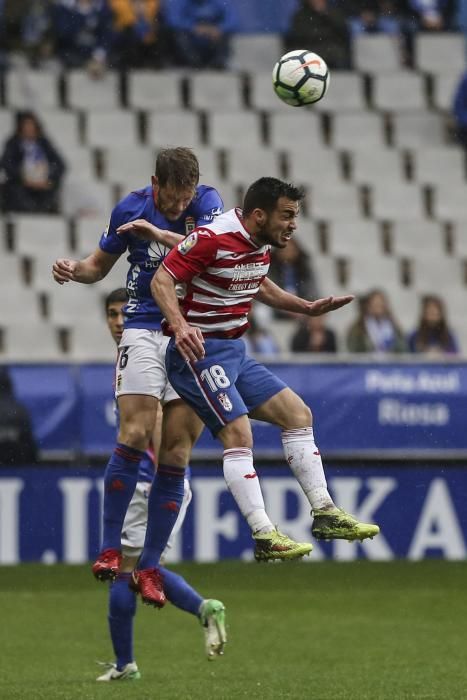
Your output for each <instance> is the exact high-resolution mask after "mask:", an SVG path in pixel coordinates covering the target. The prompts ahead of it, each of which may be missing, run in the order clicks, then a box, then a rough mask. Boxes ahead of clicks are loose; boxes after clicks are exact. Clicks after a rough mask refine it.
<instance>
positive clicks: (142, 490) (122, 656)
mask: <svg viewBox="0 0 467 700" xmlns="http://www.w3.org/2000/svg"><path fill="white" fill-rule="evenodd" d="M127 301H128V296H127V292H126V289H124V288H120V289H115V290H114V291H113V292H111V293H110V294H109V295H108V296H107V298H106V300H105V313H106V319H107V326H108V328H109V331H110V333H111V335H112V338H113V339H114V341H115V342H116V343H117V345H118V344H119V343H120V341H121V337H122V334H123V307H124V306H125V304H126V303H127ZM159 413H160V411H159V412H158V415H159ZM159 438H160V422H159V421H157V422H156V426H155V430H154V437H153V441H152V444H153V448H154V453H155V454H156V455H157V445H158V442H159ZM153 477H154V454H152V453H151V452H148V453H147V454H146V456H145V457H144V458H143V459H142V460H141V462H140V464H139V471H138V483H137V485H136V489H135V492H134V494H133V498H132V499H131V501H130V505H129V506H128V510H127V513H126V516H125V520H124V523H123V530H122V535H121V539H122V554H123V556H122V562H121V565H120V571H119V573H118V575H117V577H116V579H115V581H113V582H112V583H111V585H110V588H109V614H108V621H109V631H110V637H111V640H112V646H113V650H114V653H115V662H114V663H110V664H104V665H105V666H106V667H107V668H106V671H105V672H104V673H103V674H102V675H100V676H99V677H98V678H97V680H98V681H114V680H137V679H139V678H140V672H139V670H138V667H137V665H136V662H135V660H134V657H133V618H134V616H135V613H136V595H135V593H134V591H132V590H131V589H130V588H129V587H128V583H129V579H130V576H131V572H132V571H133V569H134V567H135V565H136V561H137V559H138V556H139V555H140V553H141V550H142V547H143V543H144V535H145V532H146V523H147V517H148V497H149V490H150V486H151V482H152V480H153ZM190 500H191V491H190V487H189V482H188V479H187V478H186V479H185V497H184V499H183V503H182V507H181V508H180V512H179V515H178V518H177V522H176V523H175V526H174V529H173V530H172V534H171V536H170V540H169V542H168V543H167V547H166V550H167V549H168V548H170V546H171V541H172V540H173V538H174V537H175V535H176V533H177V532H178V530H179V529H180V527H181V526H182V524H183V520H184V518H185V514H186V509H187V507H188V505H189V503H190ZM165 553H166V552H164V555H165ZM163 558H164V557H163ZM160 571H161V574H162V578H163V582H164V590H165V592H166V595H167V598H168V600H169V601H171V602H172V603H173V605H175V606H176V607H178V608H180V609H181V610H185V611H186V612H189V613H191V614H193V615H195V616H197V617H198V619H199V620H200V622H201V624H202V626H203V631H204V637H205V650H206V654H207V657H208V659H209V660H213V659H215V658H216V656H220V655H222V654H223V651H224V646H225V642H226V632H225V609H224V605H223V604H222V603H221V602H220V601H218V600H213V599H204V598H203V597H202V596H201V595H200V594H199V593H198V592H197V591H195V590H194V589H193V588H191V586H189V585H188V583H187V582H186V581H185V580H184V579H183V578H182V577H181V576H179V575H178V574H176V573H174V572H173V571H168V570H167V569H165V568H162V567H161V568H160Z"/></svg>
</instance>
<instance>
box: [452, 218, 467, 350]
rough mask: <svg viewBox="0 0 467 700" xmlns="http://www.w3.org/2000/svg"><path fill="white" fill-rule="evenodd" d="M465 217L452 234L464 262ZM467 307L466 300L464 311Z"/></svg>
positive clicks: (466, 248) (466, 242)
mask: <svg viewBox="0 0 467 700" xmlns="http://www.w3.org/2000/svg"><path fill="white" fill-rule="evenodd" d="M464 217H465V218H464V219H463V220H457V221H453V222H452V233H453V243H454V251H455V254H456V255H457V256H458V257H460V258H462V259H463V260H467V212H466V213H465V214H464ZM465 306H466V303H465V298H464V310H465ZM466 349H467V348H466Z"/></svg>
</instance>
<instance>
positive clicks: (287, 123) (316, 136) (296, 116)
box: [269, 107, 325, 153]
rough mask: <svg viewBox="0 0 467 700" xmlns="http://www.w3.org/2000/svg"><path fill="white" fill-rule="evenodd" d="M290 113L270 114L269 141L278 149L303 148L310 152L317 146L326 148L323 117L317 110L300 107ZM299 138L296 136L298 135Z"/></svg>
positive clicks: (304, 150)
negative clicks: (322, 125)
mask: <svg viewBox="0 0 467 700" xmlns="http://www.w3.org/2000/svg"><path fill="white" fill-rule="evenodd" d="M288 109H289V112H288V113H278V114H274V113H273V114H270V115H269V143H270V144H271V146H274V148H277V149H283V150H284V151H287V150H288V149H289V148H291V149H293V150H299V149H301V150H302V151H303V152H305V153H306V152H308V151H310V150H314V149H316V148H325V142H324V135H323V132H322V128H321V117H320V115H319V114H317V113H316V112H311V111H310V110H308V109H305V108H303V109H300V111H294V112H293V115H292V116H293V119H292V118H291V113H290V110H291V109H294V108H293V107H289V108H288ZM297 134H298V135H299V138H296V135H297Z"/></svg>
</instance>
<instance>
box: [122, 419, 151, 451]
mask: <svg viewBox="0 0 467 700" xmlns="http://www.w3.org/2000/svg"><path fill="white" fill-rule="evenodd" d="M151 434H152V431H151V430H150V429H149V427H147V426H145V425H142V424H140V423H136V422H127V423H125V424H123V425H120V432H119V435H118V440H119V442H121V443H123V444H124V445H128V447H133V449H135V450H147V448H148V446H149V442H150V440H151Z"/></svg>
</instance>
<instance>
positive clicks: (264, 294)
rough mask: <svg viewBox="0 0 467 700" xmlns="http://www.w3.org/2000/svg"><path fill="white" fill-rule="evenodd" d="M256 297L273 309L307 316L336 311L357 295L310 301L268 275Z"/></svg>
mask: <svg viewBox="0 0 467 700" xmlns="http://www.w3.org/2000/svg"><path fill="white" fill-rule="evenodd" d="M256 299H257V300H258V301H261V302H262V303H263V304H266V305H267V306H271V307H272V308H273V309H280V310H281V311H290V312H292V313H296V314H304V315H305V316H321V315H322V314H327V313H328V312H329V311H336V310H337V309H340V308H341V307H342V306H346V305H347V304H350V302H351V301H353V300H354V299H355V297H354V295H353V294H348V295H346V296H341V297H333V296H330V297H325V298H324V299H316V300H315V301H308V300H307V299H302V298H301V297H298V296H296V295H295V294H291V293H290V292H286V291H284V290H283V289H281V287H279V286H278V285H277V284H276V283H275V282H273V281H272V280H270V279H269V278H268V277H266V278H265V279H264V280H263V282H262V284H261V287H260V289H259V292H258V294H257V295H256Z"/></svg>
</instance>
